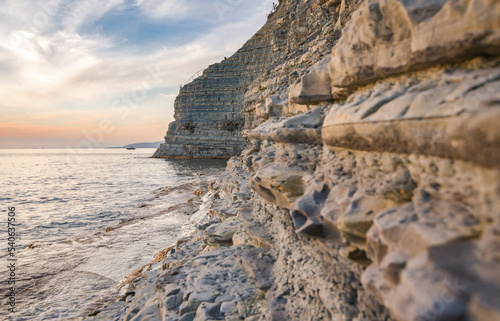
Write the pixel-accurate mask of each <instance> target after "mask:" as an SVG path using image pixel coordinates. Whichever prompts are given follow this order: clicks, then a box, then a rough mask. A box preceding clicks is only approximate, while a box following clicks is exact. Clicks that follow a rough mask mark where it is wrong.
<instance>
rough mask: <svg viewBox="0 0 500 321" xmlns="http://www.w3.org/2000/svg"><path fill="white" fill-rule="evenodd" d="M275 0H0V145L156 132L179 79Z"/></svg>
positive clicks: (112, 140)
mask: <svg viewBox="0 0 500 321" xmlns="http://www.w3.org/2000/svg"><path fill="white" fill-rule="evenodd" d="M272 6H273V0H251V1H250V0H246V1H245V0H190V1H181V0H0V97H1V98H0V148H66V147H72V148H75V147H80V148H91V147H107V146H123V145H126V144H130V143H138V142H155V141H161V140H163V137H164V136H165V132H166V130H167V127H168V124H169V123H170V122H171V121H173V114H174V107H173V105H174V100H175V97H176V96H177V94H178V92H179V85H182V84H184V83H185V82H186V81H187V80H188V79H189V78H190V77H191V76H192V75H193V74H195V73H196V72H197V71H199V70H201V69H204V68H206V67H207V66H208V65H210V64H213V63H216V62H219V61H220V60H222V59H223V58H224V57H225V56H230V55H232V54H233V53H234V52H235V51H236V50H238V49H239V48H240V47H241V46H242V45H243V44H244V43H245V41H246V40H248V39H249V38H250V37H251V36H252V35H253V34H254V33H255V32H257V31H258V30H259V28H260V27H261V26H262V25H263V24H264V23H265V20H266V17H267V13H269V12H270V11H271V9H272Z"/></svg>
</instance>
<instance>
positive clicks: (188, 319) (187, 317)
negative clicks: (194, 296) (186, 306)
mask: <svg viewBox="0 0 500 321" xmlns="http://www.w3.org/2000/svg"><path fill="white" fill-rule="evenodd" d="M195 316H196V313H195V312H189V313H186V314H184V315H183V316H182V317H180V319H179V320H178V321H194V318H195Z"/></svg>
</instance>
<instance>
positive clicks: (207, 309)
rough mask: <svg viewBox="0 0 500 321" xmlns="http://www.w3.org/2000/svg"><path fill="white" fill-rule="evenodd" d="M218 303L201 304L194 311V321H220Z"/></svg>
mask: <svg viewBox="0 0 500 321" xmlns="http://www.w3.org/2000/svg"><path fill="white" fill-rule="evenodd" d="M220 307H221V304H220V303H202V304H201V305H200V306H199V307H198V310H196V317H195V318H194V321H206V320H222V319H221V313H220Z"/></svg>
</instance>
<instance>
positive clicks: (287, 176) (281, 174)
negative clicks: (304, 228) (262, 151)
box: [250, 165, 307, 208]
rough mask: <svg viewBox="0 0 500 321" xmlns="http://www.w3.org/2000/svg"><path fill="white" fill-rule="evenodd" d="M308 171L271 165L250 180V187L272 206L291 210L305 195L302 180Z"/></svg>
mask: <svg viewBox="0 0 500 321" xmlns="http://www.w3.org/2000/svg"><path fill="white" fill-rule="evenodd" d="M305 175H307V171H304V170H301V169H291V168H281V167H278V166H274V165H270V166H266V167H264V168H262V169H261V170H259V171H258V172H257V173H255V174H254V175H253V176H252V177H251V178H250V187H251V188H252V190H253V191H255V192H256V193H258V194H259V195H260V196H261V197H262V198H264V199H265V200H266V201H268V202H269V203H271V204H275V205H278V206H281V207H284V208H290V207H291V205H292V203H293V202H294V201H295V200H296V199H297V198H299V197H300V196H302V195H303V194H304V183H303V181H302V178H303V177H304V176H305Z"/></svg>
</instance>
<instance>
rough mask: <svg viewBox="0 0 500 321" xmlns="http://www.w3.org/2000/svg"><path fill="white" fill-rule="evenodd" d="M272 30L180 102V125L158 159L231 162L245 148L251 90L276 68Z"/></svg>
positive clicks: (186, 90) (214, 68)
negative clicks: (245, 111) (245, 110)
mask: <svg viewBox="0 0 500 321" xmlns="http://www.w3.org/2000/svg"><path fill="white" fill-rule="evenodd" d="M268 29H269V27H268V26H267V25H266V26H264V27H263V28H262V30H260V31H259V32H258V33H257V34H256V35H255V36H253V37H252V39H250V40H249V41H248V42H247V43H246V44H245V45H244V46H243V47H242V48H241V49H240V50H238V51H237V52H236V53H235V54H234V55H233V56H231V57H229V58H227V59H225V60H224V61H221V62H220V63H216V64H214V65H211V66H209V67H208V68H207V69H206V70H204V71H203V74H202V75H201V76H200V77H198V78H196V79H194V80H193V81H192V82H190V83H188V84H185V85H184V86H183V87H182V88H181V89H180V92H179V95H178V96H177V98H176V99H175V103H174V109H175V115H174V117H175V121H174V122H172V123H170V125H169V128H168V131H167V135H166V136H165V143H164V144H162V145H160V147H159V148H158V149H157V151H156V152H155V154H154V157H171V158H229V157H231V156H235V155H239V154H240V153H241V151H242V150H243V148H244V147H245V142H244V139H243V137H242V135H241V130H242V128H243V126H244V117H243V114H242V110H243V98H244V94H245V92H246V89H247V87H248V85H249V84H250V83H251V82H252V81H253V80H254V79H255V78H256V77H257V75H260V74H262V73H263V72H264V71H265V70H266V69H267V68H268V67H269V65H270V64H271V63H272V55H271V50H272V48H271V41H272V36H273V35H272V33H271V32H270V31H269V30H268Z"/></svg>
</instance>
